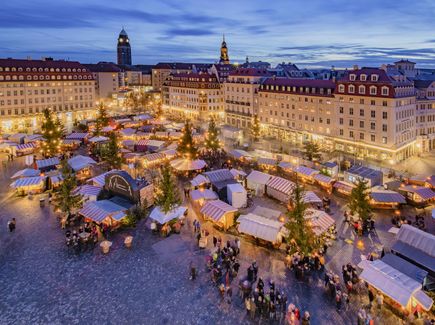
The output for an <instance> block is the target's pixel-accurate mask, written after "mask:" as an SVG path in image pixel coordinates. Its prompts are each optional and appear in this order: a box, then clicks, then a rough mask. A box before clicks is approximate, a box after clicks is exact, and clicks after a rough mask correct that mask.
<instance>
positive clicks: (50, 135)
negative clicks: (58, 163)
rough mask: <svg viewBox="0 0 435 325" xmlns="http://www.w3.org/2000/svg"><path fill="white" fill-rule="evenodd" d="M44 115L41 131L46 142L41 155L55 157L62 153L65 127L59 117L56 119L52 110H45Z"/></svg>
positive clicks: (43, 144)
mask: <svg viewBox="0 0 435 325" xmlns="http://www.w3.org/2000/svg"><path fill="white" fill-rule="evenodd" d="M42 114H43V115H42V116H43V122H42V126H41V130H42V136H43V137H44V139H45V141H44V142H43V143H42V147H41V153H42V154H43V156H45V157H53V156H55V155H56V154H58V153H59V152H60V148H61V139H62V135H63V125H62V123H61V121H60V119H59V118H58V117H57V118H56V119H54V117H53V113H52V112H51V110H50V109H48V108H46V109H44V111H43V112H42Z"/></svg>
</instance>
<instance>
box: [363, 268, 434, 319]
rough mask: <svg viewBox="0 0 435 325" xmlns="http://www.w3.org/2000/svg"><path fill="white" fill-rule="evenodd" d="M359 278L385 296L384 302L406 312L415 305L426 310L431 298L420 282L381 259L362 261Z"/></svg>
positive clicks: (413, 308) (411, 311) (411, 310)
mask: <svg viewBox="0 0 435 325" xmlns="http://www.w3.org/2000/svg"><path fill="white" fill-rule="evenodd" d="M358 266H359V267H361V268H362V269H363V271H362V273H361V274H360V278H361V279H363V280H364V281H365V282H366V283H367V284H368V285H369V287H371V288H374V289H376V291H379V292H380V293H382V294H383V295H385V296H386V299H385V302H386V303H388V304H389V305H391V306H393V307H396V308H397V309H398V310H402V311H405V312H406V313H414V311H415V310H416V309H417V306H420V307H421V308H422V309H424V310H426V311H428V310H430V308H431V307H432V304H433V300H432V299H431V298H430V297H429V296H428V295H427V294H426V293H424V291H423V290H422V285H421V283H419V282H417V281H416V280H414V279H412V278H410V277H409V276H407V275H405V274H404V273H402V272H400V271H399V270H396V269H395V268H393V267H392V266H390V265H388V264H387V263H385V262H383V261H382V260H375V261H373V262H371V261H367V260H365V261H363V262H361V263H360V264H359V265H358Z"/></svg>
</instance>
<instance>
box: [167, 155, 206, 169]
mask: <svg viewBox="0 0 435 325" xmlns="http://www.w3.org/2000/svg"><path fill="white" fill-rule="evenodd" d="M170 164H171V167H172V168H174V169H175V170H177V171H192V170H200V169H203V168H204V167H205V166H206V163H205V161H204V160H200V159H197V160H190V159H185V158H179V159H175V160H173V161H171V163H170Z"/></svg>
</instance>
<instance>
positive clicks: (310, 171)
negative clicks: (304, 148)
mask: <svg viewBox="0 0 435 325" xmlns="http://www.w3.org/2000/svg"><path fill="white" fill-rule="evenodd" d="M295 172H296V173H298V174H302V175H305V176H313V175H314V174H316V173H318V172H319V171H318V170H315V169H312V168H310V167H306V166H299V167H296V168H295Z"/></svg>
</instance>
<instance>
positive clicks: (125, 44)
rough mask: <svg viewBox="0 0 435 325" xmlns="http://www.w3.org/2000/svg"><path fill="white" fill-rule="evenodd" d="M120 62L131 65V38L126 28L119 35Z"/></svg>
mask: <svg viewBox="0 0 435 325" xmlns="http://www.w3.org/2000/svg"><path fill="white" fill-rule="evenodd" d="M117 50H118V64H121V65H131V47H130V40H129V38H128V35H127V33H126V31H125V30H124V28H123V29H122V30H121V32H120V33H119V36H118V46H117Z"/></svg>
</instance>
